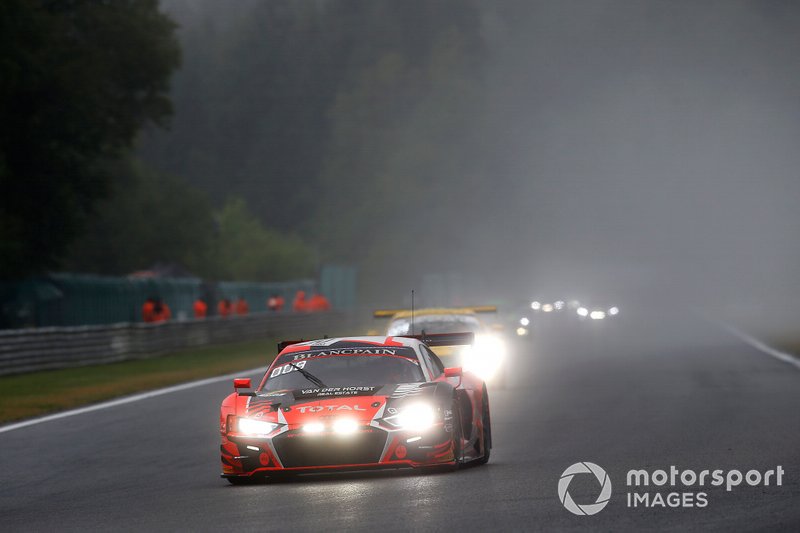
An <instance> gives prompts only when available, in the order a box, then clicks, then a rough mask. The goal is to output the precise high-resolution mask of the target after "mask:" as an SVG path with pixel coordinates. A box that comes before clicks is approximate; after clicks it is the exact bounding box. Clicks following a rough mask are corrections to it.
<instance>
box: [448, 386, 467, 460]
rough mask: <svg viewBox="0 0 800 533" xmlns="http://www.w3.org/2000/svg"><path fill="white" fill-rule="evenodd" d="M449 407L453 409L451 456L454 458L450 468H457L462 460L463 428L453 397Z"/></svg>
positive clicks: (459, 410) (459, 412) (458, 408)
mask: <svg viewBox="0 0 800 533" xmlns="http://www.w3.org/2000/svg"><path fill="white" fill-rule="evenodd" d="M451 408H452V410H453V436H452V439H453V457H454V458H455V462H454V464H453V466H452V470H458V469H459V468H460V467H461V465H462V464H463V461H464V448H463V447H464V435H463V432H464V430H463V426H462V423H461V409H460V407H459V405H458V400H456V399H455V398H453V405H452V407H451Z"/></svg>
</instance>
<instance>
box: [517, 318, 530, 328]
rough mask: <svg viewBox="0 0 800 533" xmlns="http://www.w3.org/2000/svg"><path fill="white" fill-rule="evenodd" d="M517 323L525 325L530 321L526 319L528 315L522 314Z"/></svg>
mask: <svg viewBox="0 0 800 533" xmlns="http://www.w3.org/2000/svg"><path fill="white" fill-rule="evenodd" d="M519 323H520V325H521V326H527V325H528V324H530V323H531V321H530V320H528V317H526V316H524V317H522V318H520V319H519Z"/></svg>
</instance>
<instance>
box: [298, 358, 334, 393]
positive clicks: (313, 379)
mask: <svg viewBox="0 0 800 533" xmlns="http://www.w3.org/2000/svg"><path fill="white" fill-rule="evenodd" d="M289 366H292V367H294V368H295V369H296V370H297V371H298V372H300V373H301V374H303V377H304V378H306V379H307V380H308V381H310V382H311V383H313V384H314V385H316V386H317V387H319V388H321V389H324V388H326V387H327V385H325V384H324V383H323V382H322V380H321V379H319V378H318V377H317V376H315V375H314V374H312V373H311V372H309V371H308V370H304V369H302V368H300V367H299V366H297V365H296V364H294V363H289Z"/></svg>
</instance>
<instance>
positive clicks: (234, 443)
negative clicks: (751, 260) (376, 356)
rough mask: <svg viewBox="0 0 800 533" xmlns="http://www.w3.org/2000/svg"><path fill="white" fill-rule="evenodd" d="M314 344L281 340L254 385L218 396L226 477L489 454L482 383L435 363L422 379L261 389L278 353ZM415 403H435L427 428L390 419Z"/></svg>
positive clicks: (384, 341) (351, 342)
mask: <svg viewBox="0 0 800 533" xmlns="http://www.w3.org/2000/svg"><path fill="white" fill-rule="evenodd" d="M316 342H319V343H321V342H323V341H316ZM324 342H325V343H326V344H325V346H339V347H342V346H344V347H345V348H346V347H347V346H379V347H393V346H403V347H406V348H408V347H411V348H413V349H415V350H418V352H419V353H420V354H423V353H424V352H423V350H422V348H420V347H419V346H418V345H419V344H421V342H420V341H418V340H417V339H402V338H394V339H393V338H391V337H388V338H386V337H371V338H354V339H328V340H325V341H324ZM314 346H315V345H314V343H313V342H308V343H303V344H294V345H290V346H286V347H285V348H284V349H283V350H282V351H281V353H280V354H279V355H278V357H277V358H276V360H275V361H274V362H273V363H272V365H270V367H269V369H268V370H267V373H266V374H265V377H264V380H262V383H261V385H260V387H259V390H258V391H256V392H238V390H237V392H234V393H232V394H230V395H229V396H227V397H226V398H225V400H224V401H223V402H222V406H221V409H220V419H219V430H220V435H221V439H222V444H221V447H220V450H221V461H222V475H223V477H227V478H238V479H241V478H249V477H251V476H256V475H259V476H261V475H268V474H275V473H278V472H304V471H325V470H331V469H337V470H351V469H361V468H381V467H384V468H397V467H415V468H416V467H425V466H435V465H454V466H455V465H458V464H462V463H467V462H471V461H479V462H485V460H486V459H488V455H489V449H490V448H491V428H490V422H489V412H488V397H487V396H486V388H485V386H484V383H483V381H481V380H480V379H479V378H477V377H476V376H474V375H472V374H469V373H464V374H463V375H462V374H461V373H460V372H458V371H456V370H451V369H448V372H447V373H445V372H439V374H438V375H433V374H435V373H436V372H437V369H436V368H434V369H433V370H427V369H426V370H425V378H426V380H425V381H424V382H421V383H412V384H388V385H382V386H375V387H334V388H328V389H309V390H304V391H302V392H303V393H308V394H311V395H317V396H314V397H308V398H306V397H304V396H303V395H301V394H299V392H300V391H293V392H291V391H282V392H280V393H263V392H261V388H263V387H264V383H265V382H266V379H267V376H269V375H270V373H271V372H272V370H273V369H274V368H275V367H276V366H280V365H279V364H278V362H279V361H280V360H281V356H283V355H285V354H291V353H297V352H301V351H303V350H309V349H310V348H311V347H314ZM424 357H425V356H424V355H420V360H419V364H420V367H421V368H427V367H426V363H427V361H423V358H424ZM446 374H448V375H450V374H452V377H447V376H446ZM237 384H238V385H240V386H241V385H242V384H243V383H242V382H239V383H237ZM350 389H353V390H350ZM351 394H352V395H351ZM298 396H299V397H298ZM419 402H424V403H426V405H430V406H432V407H433V409H435V412H436V418H435V421H434V422H433V423H432V425H430V426H429V427H427V428H426V429H425V430H418V429H416V430H415V429H403V428H400V427H397V426H395V425H393V422H391V420H392V418H396V417H393V416H392V414H393V413H396V412H398V411H399V410H402V409H404V406H408V405H412V404H414V403H419ZM241 418H246V419H248V422H249V421H252V420H255V421H258V422H267V423H270V424H271V425H274V427H272V428H271V429H269V430H268V431H266V430H265V431H266V432H265V433H263V434H253V433H252V431H250V432H247V431H243V430H240V428H239V427H238V425H239V423H240V419H241ZM387 418H388V419H389V420H387ZM340 421H344V422H340ZM340 423H341V424H346V425H348V427H349V429H351V430H352V431H351V432H350V433H348V434H346V435H342V434H340V433H337V432H336V431H334V429H333V428H335V427H336V426H337V424H340ZM267 427H270V426H267ZM310 427H311V428H314V431H313V432H309V428H310ZM482 460H483V461H482ZM232 481H233V479H232Z"/></svg>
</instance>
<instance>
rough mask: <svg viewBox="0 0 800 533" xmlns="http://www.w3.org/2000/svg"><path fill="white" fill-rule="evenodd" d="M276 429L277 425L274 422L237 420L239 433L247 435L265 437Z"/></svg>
mask: <svg viewBox="0 0 800 533" xmlns="http://www.w3.org/2000/svg"><path fill="white" fill-rule="evenodd" d="M277 427H278V424H276V423H274V422H265V421H263V420H253V419H252V418H240V419H239V433H246V434H248V435H267V434H269V433H272V431H274V430H275V428H277Z"/></svg>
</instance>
